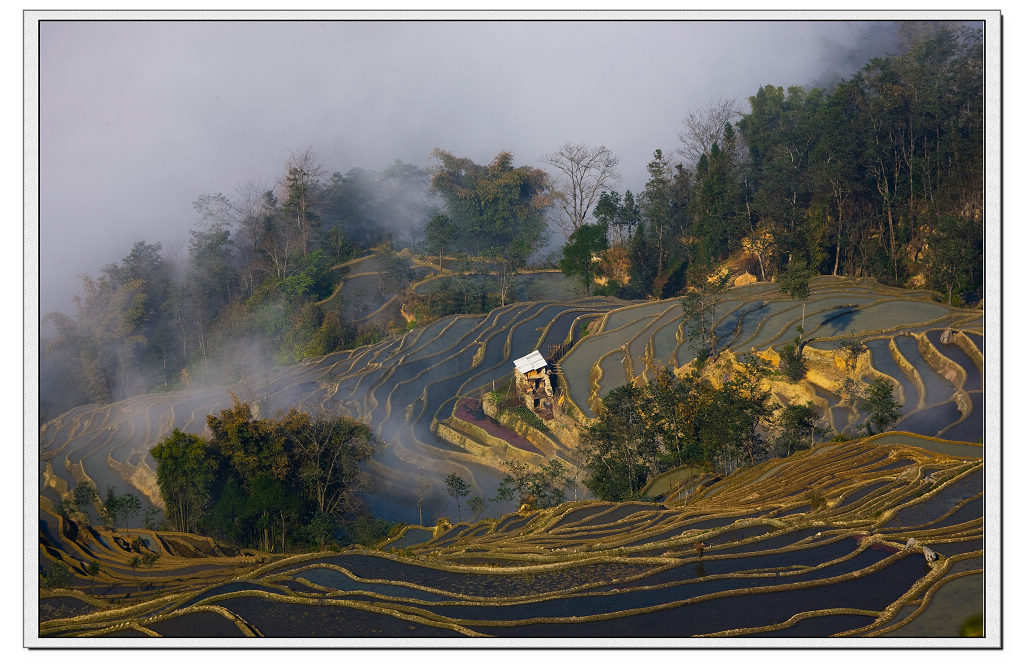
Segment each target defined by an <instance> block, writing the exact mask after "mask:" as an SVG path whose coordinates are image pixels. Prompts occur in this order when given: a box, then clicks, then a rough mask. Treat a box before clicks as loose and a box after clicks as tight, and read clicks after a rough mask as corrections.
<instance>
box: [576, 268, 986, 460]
mask: <svg viewBox="0 0 1024 668" xmlns="http://www.w3.org/2000/svg"><path fill="white" fill-rule="evenodd" d="M979 316H980V312H979V311H976V310H967V309H957V308H951V307H947V306H945V305H942V304H938V303H936V302H934V301H933V300H931V298H930V297H929V296H927V295H925V294H922V293H915V292H910V291H906V290H898V289H893V288H886V287H884V286H880V285H878V284H877V283H875V282H874V281H851V280H848V279H841V278H834V277H818V278H816V279H814V280H813V281H812V283H811V294H810V298H809V299H808V301H807V305H806V316H805V319H804V330H805V331H804V339H805V341H806V342H807V343H806V346H805V348H804V355H805V358H806V359H807V361H808V364H809V366H810V370H811V372H810V373H809V374H808V377H807V379H806V380H805V381H803V382H802V383H800V385H799V387H798V388H793V391H794V392H796V394H797V395H799V399H800V400H801V401H806V400H810V401H813V402H814V403H815V405H817V406H819V407H821V410H822V414H823V416H824V418H825V420H826V421H827V422H828V426H829V428H830V429H831V430H832V431H833V432H835V433H845V434H847V435H853V434H855V433H856V428H857V426H858V425H859V424H860V423H861V422H863V416H861V415H858V414H857V412H856V406H855V405H854V404H855V402H852V401H851V399H850V398H849V397H844V396H842V393H841V391H840V390H841V386H842V383H843V381H844V380H845V379H846V378H850V377H853V378H854V379H856V380H860V381H863V383H864V384H866V383H868V382H870V381H871V380H874V379H875V378H878V377H886V378H889V379H890V380H892V381H893V383H894V385H895V387H896V395H897V397H898V398H899V399H900V401H901V403H903V405H904V408H903V417H902V419H901V421H900V423H899V424H897V427H896V428H898V429H903V430H905V431H912V432H915V433H920V434H924V435H927V436H948V437H949V438H953V439H957V440H966V441H978V440H980V439H981V438H982V432H983V408H984V394H983V385H984V383H983V368H984V354H983V349H984V330H983V329H982V326H981V320H980V318H979ZM683 317H684V316H683V313H682V310H681V309H680V308H679V306H678V303H677V302H676V301H674V300H671V301H665V302H654V303H647V304H642V305H635V306H633V305H631V306H626V307H623V308H619V309H615V310H613V311H610V312H609V313H608V314H607V315H606V316H605V317H604V318H603V319H602V320H601V321H600V322H599V323H597V324H596V326H594V327H591V328H590V333H589V335H588V336H587V337H586V338H584V339H583V340H582V341H580V342H579V343H578V344H577V345H576V346H575V347H574V348H573V349H572V350H571V351H569V353H568V354H567V355H566V356H565V357H564V358H563V359H562V361H561V367H562V372H563V375H564V377H565V379H566V382H567V385H568V394H569V399H570V400H571V402H572V404H573V405H575V406H576V407H577V408H579V410H580V411H581V412H582V413H583V414H584V415H586V416H587V417H594V415H595V409H596V407H597V405H598V403H599V402H600V399H601V397H603V396H605V395H607V393H608V392H609V391H610V390H611V389H612V388H614V387H616V386H618V385H621V384H622V383H624V382H626V381H629V380H633V379H643V378H646V377H647V376H648V373H649V372H650V371H651V370H653V369H655V368H658V367H662V366H666V365H668V366H683V365H685V364H687V363H689V362H691V361H692V360H693V359H694V356H695V355H696V352H697V338H696V332H695V325H694V323H692V322H684V321H683ZM714 319H715V334H716V338H717V341H718V345H717V350H718V351H719V352H722V351H725V350H728V351H731V352H733V353H757V354H759V355H761V356H762V357H764V358H766V359H768V360H769V361H777V360H778V351H779V350H781V348H782V346H783V345H785V344H787V343H789V342H791V341H792V340H793V339H794V338H795V337H796V336H797V334H798V332H797V328H798V327H799V325H800V320H801V303H800V302H798V301H794V300H792V299H790V298H789V297H788V296H786V295H784V294H782V293H780V292H779V291H778V290H777V288H775V286H772V285H755V286H750V287H747V288H739V289H735V290H731V291H729V292H727V293H726V294H725V299H724V300H723V301H722V303H721V304H719V306H718V308H717V310H716V311H715V318H714ZM946 328H950V329H951V330H953V331H954V332H955V334H954V335H953V337H952V340H951V341H950V342H949V343H948V344H943V343H942V342H941V340H940V338H941V335H942V332H943V331H944V330H945V329H946ZM848 341H857V342H860V343H863V344H864V345H865V346H866V347H867V349H868V354H867V355H862V356H861V358H860V359H857V360H851V359H846V358H844V353H843V351H842V345H843V344H844V343H845V342H848Z"/></svg>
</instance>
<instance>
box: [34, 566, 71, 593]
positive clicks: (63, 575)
mask: <svg viewBox="0 0 1024 668" xmlns="http://www.w3.org/2000/svg"><path fill="white" fill-rule="evenodd" d="M71 577H72V576H71V569H70V568H68V565H67V564H65V563H64V562H63V561H54V562H53V563H51V564H50V566H49V567H48V568H45V569H43V571H42V572H41V573H40V574H39V586H40V587H43V588H44V589H63V588H65V587H68V586H70V585H71Z"/></svg>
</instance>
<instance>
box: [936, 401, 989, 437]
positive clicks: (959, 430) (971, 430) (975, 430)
mask: <svg viewBox="0 0 1024 668" xmlns="http://www.w3.org/2000/svg"><path fill="white" fill-rule="evenodd" d="M971 400H972V401H973V403H974V410H972V411H971V413H970V414H969V415H968V416H967V417H966V418H964V420H963V422H961V423H960V424H955V425H953V426H952V427H950V428H949V429H947V430H946V431H944V432H942V438H948V439H949V440H951V441H970V442H972V443H974V442H979V441H981V440H982V438H983V437H984V435H985V404H984V401H985V395H984V394H983V393H981V392H971Z"/></svg>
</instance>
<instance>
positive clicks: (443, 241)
mask: <svg viewBox="0 0 1024 668" xmlns="http://www.w3.org/2000/svg"><path fill="white" fill-rule="evenodd" d="M426 234H427V240H426V250H427V252H428V253H431V254H436V255H437V268H438V269H439V270H441V271H444V265H443V261H444V251H445V249H448V250H449V251H450V250H451V249H452V248H457V247H458V241H457V240H456V238H455V234H456V229H455V225H454V224H453V223H452V221H451V219H450V218H449V217H448V216H446V215H444V214H438V215H436V216H434V217H433V218H431V219H430V220H429V221H428V222H427V229H426Z"/></svg>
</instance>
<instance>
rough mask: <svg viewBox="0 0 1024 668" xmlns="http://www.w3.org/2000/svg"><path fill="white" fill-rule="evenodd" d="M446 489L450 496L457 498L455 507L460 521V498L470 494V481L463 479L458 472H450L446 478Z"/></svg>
mask: <svg viewBox="0 0 1024 668" xmlns="http://www.w3.org/2000/svg"><path fill="white" fill-rule="evenodd" d="M444 491H445V493H446V494H447V495H448V496H451V497H454V498H455V507H456V509H457V510H458V512H459V521H460V522H461V521H462V506H460V505H459V499H460V498H462V497H465V496H467V495H468V494H469V492H470V487H469V483H467V482H466V481H465V480H463V479H462V478H461V477H460V476H459V475H458V474H457V473H449V474H448V477H447V478H445V479H444Z"/></svg>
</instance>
